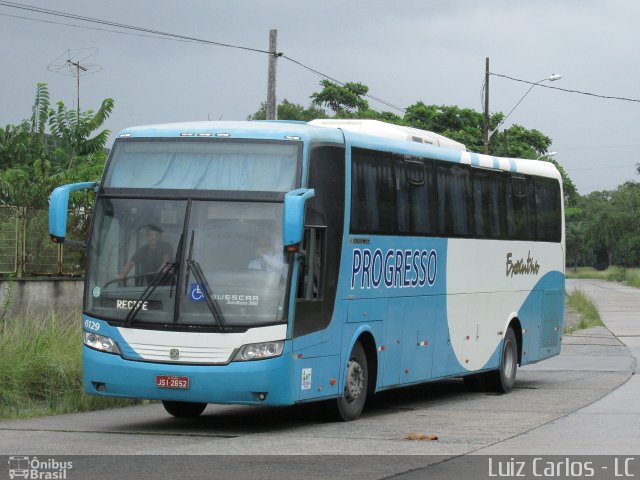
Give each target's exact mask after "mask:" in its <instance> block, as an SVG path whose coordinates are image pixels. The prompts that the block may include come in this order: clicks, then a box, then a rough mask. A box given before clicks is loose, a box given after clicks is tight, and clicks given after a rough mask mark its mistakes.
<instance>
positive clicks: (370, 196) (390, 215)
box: [351, 149, 398, 234]
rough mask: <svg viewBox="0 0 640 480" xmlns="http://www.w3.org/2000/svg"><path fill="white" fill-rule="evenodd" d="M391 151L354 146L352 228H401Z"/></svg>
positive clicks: (366, 230)
mask: <svg viewBox="0 0 640 480" xmlns="http://www.w3.org/2000/svg"><path fill="white" fill-rule="evenodd" d="M390 157H391V155H390V154H384V153H382V152H372V151H369V150H363V149H353V154H352V163H353V167H352V172H351V174H352V177H353V178H352V187H351V231H352V232H354V233H381V234H390V233H395V232H396V231H397V223H398V222H397V205H396V181H395V172H394V165H393V161H392V159H391V158H390Z"/></svg>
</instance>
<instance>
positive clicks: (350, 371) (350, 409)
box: [336, 342, 369, 422]
mask: <svg viewBox="0 0 640 480" xmlns="http://www.w3.org/2000/svg"><path fill="white" fill-rule="evenodd" d="M368 388H369V369H368V367H367V356H366V355H365V353H364V348H363V347H362V345H361V344H360V342H358V343H356V344H355V346H354V347H353V350H352V351H351V355H349V361H348V362H347V370H346V374H345V384H344V392H343V393H342V396H341V397H340V398H338V399H337V400H336V402H337V407H338V408H337V409H338V418H339V419H340V420H342V421H344V422H350V421H352V420H356V419H357V418H358V417H360V413H362V409H363V408H364V404H365V401H366V400H367V390H368Z"/></svg>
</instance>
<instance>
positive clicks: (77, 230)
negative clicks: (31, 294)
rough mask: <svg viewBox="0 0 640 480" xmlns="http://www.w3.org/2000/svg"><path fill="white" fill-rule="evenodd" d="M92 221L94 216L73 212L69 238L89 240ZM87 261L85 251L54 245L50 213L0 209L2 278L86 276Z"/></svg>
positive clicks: (0, 269) (70, 216)
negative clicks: (13, 276) (51, 238)
mask: <svg viewBox="0 0 640 480" xmlns="http://www.w3.org/2000/svg"><path fill="white" fill-rule="evenodd" d="M90 220H91V212H88V211H83V210H80V211H70V212H69V217H68V220H67V238H68V239H70V240H86V238H87V234H88V231H89V223H90ZM85 259H86V250H85V249H84V248H81V247H73V246H65V245H57V244H54V243H52V242H51V240H50V237H49V213H48V210H44V209H35V208H25V207H8V206H0V274H4V275H15V276H17V277H19V278H20V277H23V276H40V275H65V276H72V275H73V276H77V275H83V274H84V265H85Z"/></svg>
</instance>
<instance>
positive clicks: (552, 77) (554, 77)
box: [489, 73, 562, 139]
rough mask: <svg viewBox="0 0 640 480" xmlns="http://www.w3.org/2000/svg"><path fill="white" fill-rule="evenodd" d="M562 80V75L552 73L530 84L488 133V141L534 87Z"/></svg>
mask: <svg viewBox="0 0 640 480" xmlns="http://www.w3.org/2000/svg"><path fill="white" fill-rule="evenodd" d="M561 78H562V75H559V74H557V73H553V74H551V75H549V76H548V77H544V78H543V79H542V80H538V81H537V82H536V83H533V84H531V86H530V87H529V89H528V90H527V91H526V92H524V95H522V97H521V98H520V100H518V103H516V104H515V105H514V106H513V108H512V109H511V110H509V113H507V116H506V117H504V118H503V119H502V121H501V122H500V123H499V124H498V125H497V126H496V128H494V129H493V130H492V131H491V132H490V133H489V139H491V137H492V136H493V134H494V133H496V131H497V130H498V128H500V125H502V124H503V123H504V122H505V121H506V120H507V118H509V115H511V114H512V113H513V111H514V110H515V109H516V107H517V106H518V105H520V103H521V102H522V100H524V97H526V96H527V95H529V92H530V91H531V90H532V89H533V87H535V86H536V85H540V84H541V83H542V82H546V81H549V82H555V81H556V80H560V79H561Z"/></svg>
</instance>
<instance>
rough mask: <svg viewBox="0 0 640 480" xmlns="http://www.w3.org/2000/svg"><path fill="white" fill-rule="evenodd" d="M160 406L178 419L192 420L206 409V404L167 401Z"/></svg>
mask: <svg viewBox="0 0 640 480" xmlns="http://www.w3.org/2000/svg"><path fill="white" fill-rule="evenodd" d="M162 406H163V407H164V409H165V410H166V411H167V413H169V414H170V415H173V416H174V417H178V418H193V417H197V416H198V415H200V414H201V413H202V412H204V409H205V408H207V404H206V403H193V402H173V401H169V400H163V401H162Z"/></svg>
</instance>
